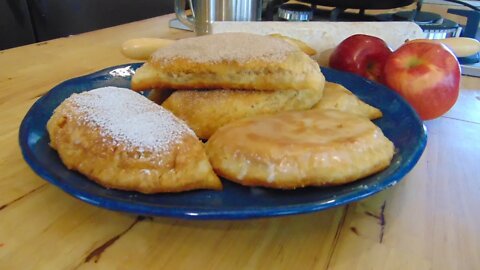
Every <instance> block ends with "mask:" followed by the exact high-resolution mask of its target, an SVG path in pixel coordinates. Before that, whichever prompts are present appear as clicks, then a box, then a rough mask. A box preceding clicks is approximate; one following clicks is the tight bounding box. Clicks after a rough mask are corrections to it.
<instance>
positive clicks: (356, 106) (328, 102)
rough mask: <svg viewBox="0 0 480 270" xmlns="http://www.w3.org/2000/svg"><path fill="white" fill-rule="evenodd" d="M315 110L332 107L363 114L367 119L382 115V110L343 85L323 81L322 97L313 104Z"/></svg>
mask: <svg viewBox="0 0 480 270" xmlns="http://www.w3.org/2000/svg"><path fill="white" fill-rule="evenodd" d="M313 109H316V110H325V109H333V110H339V111H344V112H349V113H354V114H358V115H362V116H365V117H367V118H369V119H372V120H373V119H377V118H380V117H382V111H380V110H379V109H377V108H375V107H373V106H370V105H368V104H367V103H365V102H363V101H362V100H360V99H359V98H358V97H357V96H355V95H354V94H353V93H352V92H350V91H349V90H348V89H347V88H345V87H344V86H343V85H341V84H338V83H332V82H325V87H324V88H323V97H322V99H320V101H319V102H318V103H317V104H315V106H313Z"/></svg>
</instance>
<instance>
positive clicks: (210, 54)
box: [152, 33, 298, 63]
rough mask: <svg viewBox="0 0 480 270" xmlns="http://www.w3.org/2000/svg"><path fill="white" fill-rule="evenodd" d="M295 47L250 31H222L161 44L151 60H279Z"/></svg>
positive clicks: (201, 61) (294, 49)
mask: <svg viewBox="0 0 480 270" xmlns="http://www.w3.org/2000/svg"><path fill="white" fill-rule="evenodd" d="M296 50H298V48H296V47H295V46H293V45H291V44H289V43H288V42H286V41H284V40H280V39H278V38H274V37H270V36H261V35H256V34H250V33H222V34H215V35H206V36H200V37H193V38H186V39H181V40H178V41H177V42H175V43H172V44H171V45H170V46H167V47H163V48H161V49H159V50H157V51H156V52H155V53H154V54H153V58H152V59H153V61H169V60H171V59H175V58H184V59H188V60H191V61H194V62H200V63H203V62H219V61H236V62H244V61H248V60H252V59H259V60H266V61H278V62H281V61H283V60H284V59H285V57H286V56H287V54H288V53H289V52H292V51H296Z"/></svg>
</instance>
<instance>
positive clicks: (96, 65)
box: [0, 15, 480, 270]
mask: <svg viewBox="0 0 480 270" xmlns="http://www.w3.org/2000/svg"><path fill="white" fill-rule="evenodd" d="M171 18H173V17H172V16H171V15H169V16H163V17H158V18H154V19H149V20H145V21H140V22H136V23H131V24H126V25H121V26H117V27H113V28H109V29H104V30H100V31H95V32H91V33H85V34H81V35H77V36H71V37H68V38H62V39H57V40H52V41H48V42H43V43H38V44H34V45H29V46H25V47H20V48H15V49H10V50H6V51H0V66H1V68H2V71H1V72H0V90H1V91H0V112H1V114H2V117H1V118H0V149H1V151H0V269H435V270H436V269H472V270H474V269H480V252H479V250H480V181H479V175H480V169H479V168H480V166H479V160H480V140H479V138H480V79H479V78H473V77H463V78H462V90H461V96H460V98H459V100H458V102H457V104H456V105H455V107H454V108H453V109H452V110H451V111H450V112H448V113H447V114H446V115H445V116H443V117H441V118H439V119H436V120H433V121H429V122H426V126H427V128H428V132H429V139H428V144H427V148H426V150H425V153H424V154H423V156H422V158H421V160H420V161H419V163H418V164H417V166H416V167H415V168H414V169H413V170H412V171H411V172H410V173H409V174H408V175H407V176H406V177H405V179H404V180H403V181H402V182H400V183H399V184H398V185H396V186H395V187H393V188H391V189H389V190H386V191H384V192H381V193H379V194H377V195H375V196H373V197H370V198H368V199H365V200H363V201H360V202H358V203H352V204H350V205H347V206H343V207H337V208H334V209H330V210H327V211H322V212H317V213H312V214H304V215H297V216H287V217H280V218H269V219H254V220H244V221H187V220H178V219H170V218H151V217H140V216H134V215H129V214H123V213H117V212H112V211H108V210H104V209H101V208H97V207H94V206H91V205H89V204H86V203H84V202H81V201H79V200H77V199H75V198H72V197H71V196H69V195H67V194H65V193H64V192H62V191H61V190H60V189H58V188H56V187H55V186H52V185H50V184H48V183H47V182H46V181H44V180H42V179H41V178H39V177H38V176H36V175H35V174H34V173H33V172H32V171H31V170H30V168H29V167H28V166H27V164H26V163H25V162H24V161H23V159H22V156H21V153H20V149H19V146H18V143H17V141H18V139H17V137H18V128H19V125H20V122H21V120H22V118H23V117H24V115H25V114H26V112H27V110H28V109H29V108H30V106H31V105H32V104H33V103H34V102H35V101H36V100H37V98H38V97H40V96H41V95H43V94H44V93H46V92H47V91H48V90H49V89H51V88H52V87H53V86H55V85H57V84H58V83H60V82H62V81H64V80H67V79H70V78H72V77H77V76H81V75H84V74H87V73H91V72H93V71H96V70H99V69H103V68H106V67H109V66H112V65H117V64H124V63H128V62H132V61H131V60H129V59H126V58H124V57H123V56H122V55H121V54H120V52H119V48H120V45H121V44H122V42H123V41H125V40H127V39H129V38H134V37H162V38H174V39H177V38H183V37H187V36H191V35H192V33H189V32H184V31H179V30H171V29H169V28H168V27H167V22H168V20H169V19H171Z"/></svg>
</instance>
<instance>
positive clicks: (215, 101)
mask: <svg viewBox="0 0 480 270" xmlns="http://www.w3.org/2000/svg"><path fill="white" fill-rule="evenodd" d="M322 88H323V87H322ZM153 92H158V91H157V90H154V91H153ZM160 92H164V91H160ZM321 97H322V89H307V90H283V91H243V90H208V91H202V90H198V91H196V90H190V91H176V92H174V93H173V94H171V95H170V96H169V97H168V98H167V99H166V100H165V101H164V102H163V103H162V106H163V107H164V108H166V109H167V110H169V111H171V112H173V114H175V115H176V116H177V117H178V118H180V119H182V120H184V121H185V122H186V123H187V124H188V126H190V128H192V129H193V131H194V132H195V134H197V136H198V137H200V138H202V139H208V138H210V136H211V135H212V134H213V133H214V132H215V131H216V130H217V129H218V128H220V127H222V126H224V125H226V124H228V123H231V122H233V121H236V120H240V119H242V118H245V117H250V116H255V115H267V114H274V113H278V112H283V111H300V110H307V109H310V108H312V106H313V105H315V104H316V103H317V102H318V101H319V100H320V98H321ZM152 98H153V99H157V100H161V98H159V96H158V95H156V94H153V93H152Z"/></svg>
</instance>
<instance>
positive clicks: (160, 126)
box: [47, 87, 221, 193]
mask: <svg viewBox="0 0 480 270" xmlns="http://www.w3.org/2000/svg"><path fill="white" fill-rule="evenodd" d="M47 129H48V133H49V135H50V145H51V147H52V148H54V149H56V150H57V151H58V154H59V155H60V158H61V159H62V161H63V163H64V164H65V166H67V168H69V169H73V170H77V171H79V172H80V173H82V174H84V175H86V176H87V177H88V178H90V179H92V180H94V181H96V182H98V183H99V184H101V185H103V186H105V187H109V188H116V189H123V190H134V191H139V192H143V193H156V192H177V191H185V190H192V189H220V188H221V183H220V180H219V179H218V177H217V176H216V175H215V173H214V172H213V171H212V167H211V165H210V163H209V162H208V159H207V156H206V154H205V151H204V148H203V145H202V143H201V142H200V141H199V140H198V138H197V137H196V136H195V134H194V133H193V131H192V130H190V129H189V128H188V127H187V126H186V125H185V124H184V123H183V122H182V121H181V120H178V119H177V118H176V117H175V116H174V115H173V114H171V113H170V112H168V111H167V110H165V109H163V108H162V107H161V106H159V105H157V104H155V103H154V102H152V101H150V100H148V99H147V98H145V97H143V96H142V95H140V94H138V93H135V92H133V91H131V90H128V89H123V88H116V87H105V88H99V89H95V90H91V91H88V92H83V93H81V94H73V95H72V96H71V97H69V98H67V99H66V100H65V101H64V102H62V104H60V106H59V107H57V109H56V110H55V112H54V113H53V115H52V117H51V118H50V120H49V121H48V123H47Z"/></svg>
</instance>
